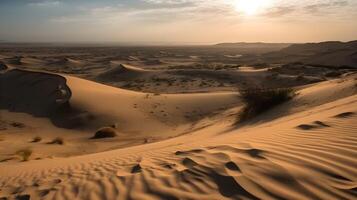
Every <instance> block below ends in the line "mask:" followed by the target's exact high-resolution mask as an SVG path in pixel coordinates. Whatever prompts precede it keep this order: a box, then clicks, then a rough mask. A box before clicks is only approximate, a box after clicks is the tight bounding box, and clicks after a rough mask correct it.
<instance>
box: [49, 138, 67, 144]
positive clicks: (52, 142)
mask: <svg viewBox="0 0 357 200" xmlns="http://www.w3.org/2000/svg"><path fill="white" fill-rule="evenodd" d="M47 144H59V145H63V144H64V140H63V138H61V137H57V138H55V139H53V140H52V141H51V142H48V143H47Z"/></svg>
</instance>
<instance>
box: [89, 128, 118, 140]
mask: <svg viewBox="0 0 357 200" xmlns="http://www.w3.org/2000/svg"><path fill="white" fill-rule="evenodd" d="M116 135H117V133H116V131H115V129H114V128H112V127H103V128H100V129H99V130H98V131H97V132H96V133H95V135H94V136H93V137H92V138H91V139H101V138H112V137H115V136H116Z"/></svg>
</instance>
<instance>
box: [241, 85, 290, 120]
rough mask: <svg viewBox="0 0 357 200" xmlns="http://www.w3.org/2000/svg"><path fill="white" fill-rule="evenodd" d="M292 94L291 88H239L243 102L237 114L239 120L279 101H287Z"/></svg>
mask: <svg viewBox="0 0 357 200" xmlns="http://www.w3.org/2000/svg"><path fill="white" fill-rule="evenodd" d="M294 96H295V91H294V90H293V89H291V88H285V89H264V88H254V89H247V90H240V97H241V99H242V101H243V103H244V107H243V109H242V111H241V113H240V115H239V120H240V121H244V120H247V119H251V118H253V117H255V116H257V115H258V114H260V113H263V112H265V111H267V110H269V109H271V108H273V107H275V106H277V105H279V104H281V103H284V102H286V101H289V100H290V99H292V98H293V97H294Z"/></svg>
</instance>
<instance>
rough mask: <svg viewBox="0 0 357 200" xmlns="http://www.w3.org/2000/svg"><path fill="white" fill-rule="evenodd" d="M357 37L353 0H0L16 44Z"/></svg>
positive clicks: (1, 31) (1, 19) (2, 26)
mask: <svg viewBox="0 0 357 200" xmlns="http://www.w3.org/2000/svg"><path fill="white" fill-rule="evenodd" d="M355 39H357V0H100V1H99V0H0V40H2V41H14V42H23V41H26V42H125V43H171V44H180V43H184V44H188V43H217V42H238V41H245V42H253V41H264V42H310V41H325V40H342V41H348V40H355Z"/></svg>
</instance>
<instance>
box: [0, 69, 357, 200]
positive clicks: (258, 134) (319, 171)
mask: <svg viewBox="0 0 357 200" xmlns="http://www.w3.org/2000/svg"><path fill="white" fill-rule="evenodd" d="M77 81H78V84H79V83H80V82H81V81H82V80H77V79H72V80H71V78H69V79H68V82H69V84H70V85H71V84H72V85H75V82H77ZM339 81H340V82H338V83H339V84H340V85H342V86H343V87H342V88H344V89H342V90H337V91H336V89H334V88H335V86H336V84H337V83H336V82H335V81H328V82H324V83H321V84H315V85H313V86H312V87H307V88H304V89H302V90H300V91H299V95H298V97H297V99H296V100H295V102H289V103H286V104H283V105H281V106H279V107H277V108H275V109H273V110H271V111H269V112H268V113H265V114H263V115H262V116H260V117H261V119H265V120H262V121H256V122H254V123H253V122H252V123H251V124H249V123H248V124H246V126H243V127H240V128H238V129H237V128H232V127H231V125H232V123H230V122H229V116H228V118H223V116H222V121H221V123H216V124H214V125H212V126H209V127H206V128H203V129H200V130H196V131H192V132H191V133H190V134H186V135H183V136H180V137H176V138H172V139H168V140H164V141H160V142H156V143H151V144H143V145H139V146H134V147H128V148H123V149H118V150H113V151H107V152H102V153H96V154H90V155H84V156H77V157H70V158H57V159H53V160H38V161H30V162H24V163H21V164H18V163H17V164H16V165H15V164H13V163H3V164H1V165H0V175H1V176H0V188H1V191H0V197H2V196H3V197H14V198H15V197H18V198H20V197H22V198H24V197H31V199H32V198H34V199H354V198H355V197H356V185H357V170H356V169H357V163H356V158H357V148H356V146H357V135H356V132H357V123H356V122H357V95H356V90H357V89H356V78H355V77H353V76H351V77H347V78H345V79H341V80H339ZM71 82H72V83H71ZM82 83H83V84H84V82H82ZM98 87H99V86H98ZM90 88H92V87H90ZM87 89H89V88H87ZM82 90H83V91H84V90H86V89H82ZM83 91H82V92H83ZM100 91H101V90H100ZM80 92H81V91H79V90H78V91H77V94H78V93H80ZM105 92H109V91H105ZM336 92H337V93H338V95H337V96H335V94H336ZM75 93H76V92H74V94H75ZM109 93H110V94H111V95H114V96H115V94H112V92H109ZM129 95H135V94H131V93H130V94H129V93H128V96H129ZM318 96H320V97H321V98H317V97H318ZM76 98H77V97H75V96H74V97H73V102H74V104H75V101H76ZM295 105H296V106H298V107H299V109H298V110H293V111H295V112H292V113H290V112H285V115H280V117H278V118H274V117H273V118H271V116H275V114H276V113H277V112H280V111H281V110H290V109H293V108H294V106H295ZM99 110H100V109H99ZM225 117H227V116H225ZM234 117H235V116H231V119H232V118H234ZM266 118H271V119H272V120H267V119H266ZM10 167H11V170H9V169H10Z"/></svg>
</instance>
